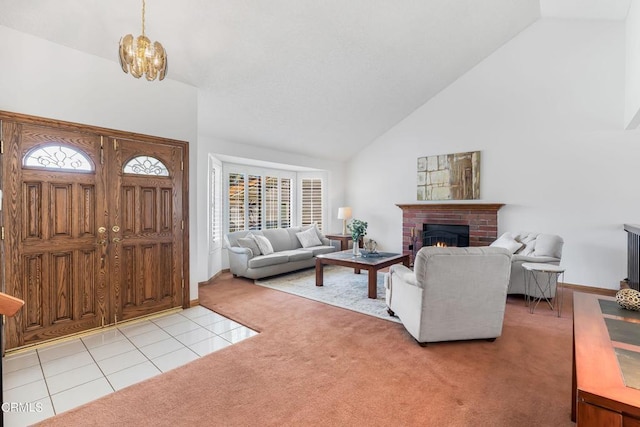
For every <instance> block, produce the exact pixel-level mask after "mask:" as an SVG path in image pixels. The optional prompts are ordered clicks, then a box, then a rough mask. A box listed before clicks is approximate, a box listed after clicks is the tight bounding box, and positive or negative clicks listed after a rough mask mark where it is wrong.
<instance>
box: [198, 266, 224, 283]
mask: <svg viewBox="0 0 640 427" xmlns="http://www.w3.org/2000/svg"><path fill="white" fill-rule="evenodd" d="M230 272H231V270H230V269H228V268H224V269H222V270H220V271H218V272H217V273H216V274H214V275H213V276H211V277H210V278H209V279H208V280H205V281H204V282H200V283H198V286H204V285H210V284H211V283H213V282H214V281H215V280H216V279H217V278H218V277H220V276H222V275H223V274H224V273H230Z"/></svg>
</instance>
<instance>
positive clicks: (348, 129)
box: [0, 0, 631, 160]
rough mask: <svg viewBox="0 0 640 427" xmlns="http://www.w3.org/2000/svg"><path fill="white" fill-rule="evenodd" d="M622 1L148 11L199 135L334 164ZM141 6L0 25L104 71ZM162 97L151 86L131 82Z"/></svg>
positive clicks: (168, 1) (328, 3) (29, 7)
mask: <svg viewBox="0 0 640 427" xmlns="http://www.w3.org/2000/svg"><path fill="white" fill-rule="evenodd" d="M630 1H631V0H482V1H478V0H348V1H344V0H321V1H318V0H313V1H311V0H268V1H267V0H185V1H176V0H148V1H147V5H146V34H147V35H148V36H149V38H150V39H151V40H152V41H154V40H157V41H160V42H161V43H162V44H163V45H164V47H165V49H166V50H167V53H168V57H169V73H168V77H167V78H170V79H175V80H178V81H181V82H184V83H187V84H189V85H193V86H195V87H197V88H198V89H199V92H198V93H199V100H198V109H199V117H198V120H199V121H198V126H199V133H200V134H201V135H205V136H211V137H218V138H223V139H228V140H230V141H236V142H242V143H246V144H251V145H256V146H266V147H269V148H273V149H276V150H282V151H287V152H293V153H299V154H303V155H308V156H312V157H317V158H327V159H333V160H345V159H348V158H350V157H351V156H353V155H354V154H355V153H356V152H357V151H358V150H360V149H362V147H364V146H366V145H367V144H369V143H370V142H371V141H373V140H374V139H375V138H376V137H378V136H380V135H381V134H383V133H384V132H386V131H387V130H388V129H390V128H391V127H393V126H394V125H395V124H397V123H398V122H399V121H401V120H402V119H403V118H405V117H406V116H408V115H409V114H410V113H411V112H412V111H414V110H415V109H416V108H418V107H419V106H420V105H422V104H424V103H425V102H426V101H428V100H429V99H430V98H431V97H433V96H434V95H435V94H437V93H438V92H439V91H441V90H443V89H444V88H445V87H446V86H447V85H449V84H450V83H452V82H453V81H455V80H456V79H457V78H458V77H460V76H461V75H462V74H464V73H465V72H466V71H468V70H469V69H470V68H472V67H473V66H474V65H476V64H477V63H478V62H480V61H481V60H482V59H484V58H486V57H487V56H488V55H490V54H491V53H492V52H493V51H495V50H496V49H497V48H499V47H500V46H501V45H503V44H504V43H506V42H508V41H509V40H510V39H511V38H513V37H514V36H515V35H516V34H518V33H519V32H520V31H522V30H524V29H525V28H526V27H527V26H529V25H530V24H532V23H533V22H535V21H536V20H537V19H539V18H540V16H544V17H558V18H579V19H618V20H620V19H624V18H625V16H626V14H627V11H628V8H629V3H630ZM141 4H142V2H141V1H140V0H109V1H105V0H56V1H52V0H29V1H11V0H0V25H4V26H7V27H10V28H13V29H16V30H19V31H22V32H25V33H30V34H33V35H35V36H37V37H41V38H44V39H47V40H50V41H52V42H55V43H59V44H61V45H64V46H68V47H70V48H73V49H77V50H80V51H83V52H86V53H89V54H92V55H97V56H100V57H103V58H107V59H109V60H112V61H113V62H114V64H113V72H114V73H121V72H122V71H121V70H120V67H119V65H118V59H117V58H118V57H117V51H118V42H119V40H120V37H122V36H123V35H125V34H129V33H131V34H133V35H134V36H137V35H139V34H140V31H141ZM140 84H155V85H162V82H157V81H156V82H146V81H144V80H141V81H140Z"/></svg>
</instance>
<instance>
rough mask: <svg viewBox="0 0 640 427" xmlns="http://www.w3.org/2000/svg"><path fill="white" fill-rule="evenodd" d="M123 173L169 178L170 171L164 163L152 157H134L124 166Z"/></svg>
mask: <svg viewBox="0 0 640 427" xmlns="http://www.w3.org/2000/svg"><path fill="white" fill-rule="evenodd" d="M123 172H124V173H132V174H135V175H154V176H169V170H168V169H167V167H166V166H165V165H164V163H162V162H161V161H160V160H158V159H156V158H155V157H151V156H138V157H134V158H133V159H131V160H129V161H128V162H127V164H126V165H124V168H123Z"/></svg>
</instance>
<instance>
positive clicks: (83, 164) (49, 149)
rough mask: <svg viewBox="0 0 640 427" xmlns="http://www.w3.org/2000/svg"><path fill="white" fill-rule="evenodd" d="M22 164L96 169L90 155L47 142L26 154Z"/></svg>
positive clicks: (86, 169)
mask: <svg viewBox="0 0 640 427" xmlns="http://www.w3.org/2000/svg"><path fill="white" fill-rule="evenodd" d="M22 165H23V166H24V167H27V168H46V169H57V170H64V171H71V172H92V171H94V170H95V167H94V165H93V162H92V161H91V160H89V156H88V155H87V154H86V153H84V152H82V151H80V150H78V149H76V148H74V147H69V146H67V145H61V144H47V145H45V146H38V147H34V148H33V149H31V150H29V151H28V152H27V154H25V156H24V158H23V159H22Z"/></svg>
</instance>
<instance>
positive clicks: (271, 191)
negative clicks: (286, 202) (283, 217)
mask: <svg viewBox="0 0 640 427" xmlns="http://www.w3.org/2000/svg"><path fill="white" fill-rule="evenodd" d="M264 228H278V178H276V177H273V176H268V177H266V178H265V183H264Z"/></svg>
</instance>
